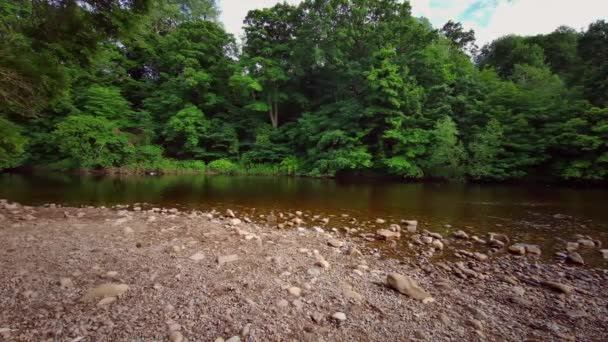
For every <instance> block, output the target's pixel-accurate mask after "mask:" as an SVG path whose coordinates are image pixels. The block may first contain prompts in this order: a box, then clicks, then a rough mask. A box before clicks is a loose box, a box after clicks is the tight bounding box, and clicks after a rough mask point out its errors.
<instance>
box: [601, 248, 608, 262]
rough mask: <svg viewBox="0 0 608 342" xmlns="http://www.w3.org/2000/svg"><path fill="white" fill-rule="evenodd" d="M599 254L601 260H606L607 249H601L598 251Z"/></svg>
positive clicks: (607, 257)
mask: <svg viewBox="0 0 608 342" xmlns="http://www.w3.org/2000/svg"><path fill="white" fill-rule="evenodd" d="M600 253H602V258H604V260H608V249H602V250H600Z"/></svg>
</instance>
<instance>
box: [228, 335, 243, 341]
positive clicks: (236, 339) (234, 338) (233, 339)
mask: <svg viewBox="0 0 608 342" xmlns="http://www.w3.org/2000/svg"><path fill="white" fill-rule="evenodd" d="M240 341H241V338H240V337H238V336H232V337H231V338H229V339H227V340H226V342H240Z"/></svg>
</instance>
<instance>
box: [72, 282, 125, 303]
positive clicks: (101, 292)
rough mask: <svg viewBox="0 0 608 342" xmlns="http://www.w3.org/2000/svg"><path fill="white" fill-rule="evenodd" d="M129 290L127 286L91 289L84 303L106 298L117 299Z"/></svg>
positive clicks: (102, 286) (84, 297)
mask: <svg viewBox="0 0 608 342" xmlns="http://www.w3.org/2000/svg"><path fill="white" fill-rule="evenodd" d="M128 290H129V286H128V285H127V284H103V285H100V286H98V287H96V288H93V289H90V290H89V291H88V292H87V293H86V294H85V295H84V296H83V297H82V301H85V302H87V301H92V300H95V299H99V298H104V297H117V296H120V295H122V294H123V293H125V292H127V291H128Z"/></svg>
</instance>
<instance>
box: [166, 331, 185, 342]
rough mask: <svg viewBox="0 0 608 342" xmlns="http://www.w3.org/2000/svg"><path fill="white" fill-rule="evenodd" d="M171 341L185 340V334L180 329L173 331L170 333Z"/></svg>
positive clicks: (181, 341)
mask: <svg viewBox="0 0 608 342" xmlns="http://www.w3.org/2000/svg"><path fill="white" fill-rule="evenodd" d="M169 341H171V342H183V341H184V335H182V333H181V332H179V331H172V332H170V333H169Z"/></svg>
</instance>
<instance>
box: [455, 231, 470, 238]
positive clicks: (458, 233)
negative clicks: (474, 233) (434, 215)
mask: <svg viewBox="0 0 608 342" xmlns="http://www.w3.org/2000/svg"><path fill="white" fill-rule="evenodd" d="M452 235H453V236H454V237H455V238H457V239H462V240H468V239H469V234H467V233H466V232H465V231H463V230H459V231H456V232H454V234H452Z"/></svg>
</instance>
